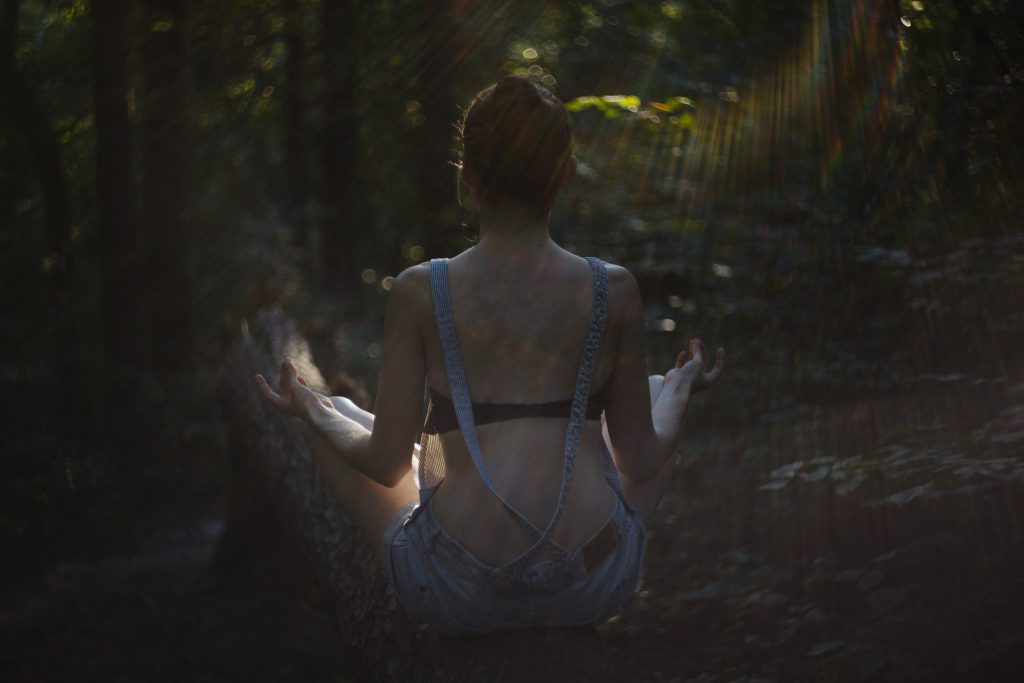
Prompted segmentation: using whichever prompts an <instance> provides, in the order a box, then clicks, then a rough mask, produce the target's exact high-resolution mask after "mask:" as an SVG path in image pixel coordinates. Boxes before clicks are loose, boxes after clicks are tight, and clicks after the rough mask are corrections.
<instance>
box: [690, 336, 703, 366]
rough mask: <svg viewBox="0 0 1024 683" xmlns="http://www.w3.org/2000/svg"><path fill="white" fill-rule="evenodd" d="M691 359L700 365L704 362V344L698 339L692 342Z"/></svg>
mask: <svg viewBox="0 0 1024 683" xmlns="http://www.w3.org/2000/svg"><path fill="white" fill-rule="evenodd" d="M690 357H691V358H693V360H695V361H697V362H698V363H703V362H704V342H702V341H701V340H700V339H698V338H697V337H694V338H693V339H691V340H690Z"/></svg>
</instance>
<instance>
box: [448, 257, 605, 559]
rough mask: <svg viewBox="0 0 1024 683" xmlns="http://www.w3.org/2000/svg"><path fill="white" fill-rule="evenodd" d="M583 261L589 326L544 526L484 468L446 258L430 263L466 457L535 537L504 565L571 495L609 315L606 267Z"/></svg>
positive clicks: (555, 517)
mask: <svg viewBox="0 0 1024 683" xmlns="http://www.w3.org/2000/svg"><path fill="white" fill-rule="evenodd" d="M587 261H588V262H589V263H590V267H591V268H592V270H593V273H594V288H593V289H594V304H593V313H592V315H591V320H590V326H589V327H588V329H587V339H586V344H585V346H584V349H583V356H582V358H581V359H580V365H579V369H578V371H577V374H576V387H575V390H574V391H573V397H572V408H571V410H570V413H569V425H568V427H567V428H566V436H565V461H564V466H563V469H562V481H561V486H560V487H559V491H558V502H557V504H556V506H555V510H554V513H553V514H552V515H551V519H550V520H549V521H548V524H547V526H546V527H545V528H544V530H543V531H541V530H540V529H538V528H537V527H536V526H534V524H533V523H532V522H530V520H528V519H526V518H525V517H523V515H521V514H520V513H519V512H518V511H517V510H516V509H515V508H513V507H512V506H511V505H510V504H509V503H508V501H506V500H505V499H504V498H503V497H502V496H501V495H500V494H499V493H498V492H497V490H495V487H494V484H493V482H492V480H491V477H490V474H489V473H488V471H487V467H486V466H485V465H484V462H483V456H482V455H481V452H480V444H479V441H478V440H477V434H476V423H475V422H474V420H473V406H472V402H471V400H470V396H469V386H468V383H467V381H466V373H465V369H464V368H463V365H462V355H461V353H460V352H459V344H458V339H457V338H456V336H455V325H454V323H453V321H452V309H451V297H450V292H449V289H448V261H447V259H434V260H433V261H431V262H430V288H431V294H432V297H433V302H434V317H435V321H436V324H437V333H438V337H439V338H440V340H441V347H442V349H443V351H444V361H445V369H446V370H447V374H448V385H449V387H450V390H451V394H452V402H453V403H454V404H455V414H456V417H457V418H458V421H459V429H460V430H461V432H462V438H463V439H464V440H465V442H466V448H467V450H468V451H469V455H470V458H471V459H472V460H473V464H474V465H475V466H476V469H477V471H478V472H479V473H480V479H481V480H483V482H484V486H486V487H487V489H488V490H489V491H490V492H491V494H492V495H494V497H495V498H497V499H498V501H499V502H501V504H502V506H503V507H504V508H505V509H506V510H507V511H508V514H509V516H511V517H512V519H513V520H514V521H515V522H516V523H517V525H518V526H519V527H520V528H521V529H522V530H523V532H524V533H525V534H526V535H527V536H528V537H529V538H530V539H531V540H532V541H533V545H531V546H530V547H529V548H528V549H527V550H526V551H525V552H524V553H523V554H522V555H520V556H519V558H518V559H517V560H515V561H513V562H512V563H510V565H507V566H510V567H511V566H512V565H519V564H521V563H524V562H526V561H528V559H529V558H530V557H531V556H532V555H533V554H534V551H535V550H536V549H537V548H539V547H540V546H541V545H542V544H543V543H544V542H545V541H546V540H547V539H548V538H550V536H551V534H552V532H553V531H554V529H555V528H556V526H557V525H558V521H559V520H560V519H561V517H562V513H563V512H564V510H565V501H566V498H567V497H568V494H569V486H570V484H571V483H572V475H573V470H574V469H575V466H576V456H577V454H578V453H579V449H580V437H581V435H582V429H583V421H584V418H585V416H586V411H587V401H588V399H589V397H590V384H591V380H592V378H593V374H594V364H595V362H596V361H597V355H598V352H599V351H600V349H601V339H602V337H603V335H604V327H605V321H606V319H607V317H608V315H607V314H608V271H607V270H606V269H605V265H604V263H603V262H602V261H600V260H599V259H596V258H592V257H590V258H587Z"/></svg>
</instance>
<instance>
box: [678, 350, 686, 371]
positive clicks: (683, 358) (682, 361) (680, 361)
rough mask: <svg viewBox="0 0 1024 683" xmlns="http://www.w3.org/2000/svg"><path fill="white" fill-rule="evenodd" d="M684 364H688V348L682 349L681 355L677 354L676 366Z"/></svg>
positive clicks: (679, 366)
mask: <svg viewBox="0 0 1024 683" xmlns="http://www.w3.org/2000/svg"><path fill="white" fill-rule="evenodd" d="M684 365H686V349H683V350H682V351H680V352H679V355H678V356H676V367H677V368H681V367H683V366H684Z"/></svg>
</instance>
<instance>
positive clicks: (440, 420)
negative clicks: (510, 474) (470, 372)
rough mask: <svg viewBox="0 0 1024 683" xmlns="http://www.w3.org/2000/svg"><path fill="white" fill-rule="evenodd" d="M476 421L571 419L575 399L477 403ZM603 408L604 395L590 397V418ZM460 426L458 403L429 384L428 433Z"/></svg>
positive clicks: (595, 418) (588, 410)
mask: <svg viewBox="0 0 1024 683" xmlns="http://www.w3.org/2000/svg"><path fill="white" fill-rule="evenodd" d="M472 405H473V421H474V422H475V423H476V424H478V425H482V424H487V423H488V422H502V421H503V420H516V419H519V418H523V417H564V418H566V419H568V417H569V413H570V411H571V410H572V399H566V400H564V401H551V402H550V403H474V404H472ZM603 410H604V399H603V398H602V397H601V396H600V395H599V394H594V395H592V396H591V397H590V400H589V401H587V416H586V419H588V420H600V419H601V412H602V411H603ZM458 428H459V419H458V417H457V416H456V415H455V404H454V403H452V400H451V399H450V398H448V397H447V396H444V395H442V394H439V393H438V392H437V391H435V390H434V388H433V387H430V407H429V408H428V409H427V419H426V421H425V422H424V423H423V431H424V432H425V433H427V434H444V433H445V432H450V431H452V430H453V429H458Z"/></svg>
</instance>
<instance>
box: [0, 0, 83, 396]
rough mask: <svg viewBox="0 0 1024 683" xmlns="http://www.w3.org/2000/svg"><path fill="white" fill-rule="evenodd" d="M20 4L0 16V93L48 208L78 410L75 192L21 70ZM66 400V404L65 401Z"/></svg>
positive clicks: (51, 272)
mask: <svg viewBox="0 0 1024 683" xmlns="http://www.w3.org/2000/svg"><path fill="white" fill-rule="evenodd" d="M20 4H21V3H20V2H19V1H18V0H5V2H4V4H3V16H2V17H0V92H2V93H3V99H4V100H5V101H6V103H7V107H10V110H11V114H12V118H13V120H14V123H15V127H16V129H17V130H18V131H19V132H20V136H21V142H20V143H16V144H22V145H24V146H25V147H26V148H27V152H28V153H27V155H26V156H27V158H29V159H30V160H31V164H32V171H33V175H34V176H35V179H36V181H37V182H38V183H39V186H40V190H41V193H42V197H43V203H44V206H45V219H44V220H45V230H46V254H45V255H44V256H43V257H42V259H41V262H42V267H43V271H44V272H45V273H46V275H47V283H48V287H49V304H50V308H49V311H48V313H49V316H50V320H51V324H50V327H51V330H52V333H53V334H52V338H53V348H54V353H55V355H56V358H55V363H54V368H55V375H56V383H55V385H56V388H57V395H59V396H63V397H67V398H66V400H69V401H70V402H71V405H73V406H74V405H77V403H76V397H79V396H80V395H81V392H80V389H81V386H80V385H81V372H80V370H81V368H80V367H79V364H78V363H77V362H76V353H77V349H78V347H79V340H78V335H77V329H76V328H75V326H74V317H73V315H72V314H71V311H72V310H73V308H72V306H71V300H72V294H73V292H72V288H71V285H72V277H71V276H72V263H71V241H72V233H73V229H74V228H73V220H74V218H73V213H72V204H71V193H70V191H69V189H68V182H67V179H66V178H65V175H64V169H63V166H62V164H61V157H60V150H59V147H58V144H57V139H56V135H55V133H54V130H53V127H52V125H51V123H50V117H49V115H48V114H47V112H46V109H45V108H44V107H43V106H42V104H41V103H40V102H39V100H38V99H37V97H36V93H34V92H33V91H32V88H31V87H30V86H29V83H28V81H27V80H26V78H25V77H24V75H23V74H22V73H21V71H20V69H19V68H18V62H17V48H18V41H17V37H18V16H19V10H20ZM61 400H62V401H63V400H65V399H61Z"/></svg>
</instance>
